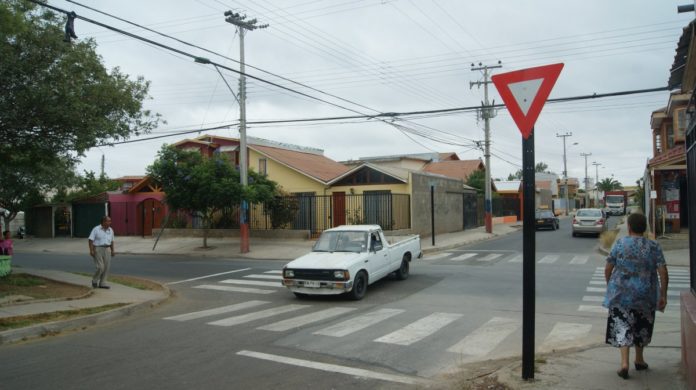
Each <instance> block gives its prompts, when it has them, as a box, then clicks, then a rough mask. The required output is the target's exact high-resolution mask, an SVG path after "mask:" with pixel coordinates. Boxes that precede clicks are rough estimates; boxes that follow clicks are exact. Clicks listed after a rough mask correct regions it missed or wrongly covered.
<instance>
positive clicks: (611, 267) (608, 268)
mask: <svg viewBox="0 0 696 390" xmlns="http://www.w3.org/2000/svg"><path fill="white" fill-rule="evenodd" d="M612 271H614V264H611V263H607V265H605V266H604V280H606V282H607V284H609V278H610V277H611V272H612Z"/></svg>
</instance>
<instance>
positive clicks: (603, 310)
mask: <svg viewBox="0 0 696 390" xmlns="http://www.w3.org/2000/svg"><path fill="white" fill-rule="evenodd" d="M578 311H586V312H590V313H602V314H607V313H608V312H609V311H608V309H607V308H606V307H603V306H595V305H580V307H578Z"/></svg>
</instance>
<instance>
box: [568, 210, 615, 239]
mask: <svg viewBox="0 0 696 390" xmlns="http://www.w3.org/2000/svg"><path fill="white" fill-rule="evenodd" d="M606 230H607V218H606V215H605V213H604V211H603V210H601V209H579V210H578V211H577V212H576V213H575V217H573V237H575V236H577V235H578V234H596V235H597V236H599V235H600V234H602V232H603V231H606Z"/></svg>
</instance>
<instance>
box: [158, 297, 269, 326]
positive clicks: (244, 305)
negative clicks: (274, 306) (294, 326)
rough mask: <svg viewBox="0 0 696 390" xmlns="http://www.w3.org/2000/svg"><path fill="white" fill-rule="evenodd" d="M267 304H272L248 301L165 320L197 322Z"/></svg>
mask: <svg viewBox="0 0 696 390" xmlns="http://www.w3.org/2000/svg"><path fill="white" fill-rule="evenodd" d="M267 303H270V302H266V301H247V302H242V303H237V304H234V305H229V306H222V307H216V308H213V309H208V310H201V311H195V312H193V313H187V314H181V315H178V316H172V317H165V318H164V319H165V320H172V321H189V320H195V319H198V318H203V317H209V316H214V315H218V314H226V313H231V312H233V311H239V310H244V309H249V308H251V307H256V306H260V305H265V304H267Z"/></svg>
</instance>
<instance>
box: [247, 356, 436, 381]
mask: <svg viewBox="0 0 696 390" xmlns="http://www.w3.org/2000/svg"><path fill="white" fill-rule="evenodd" d="M237 355H241V356H247V357H252V358H256V359H262V360H268V361H271V362H276V363H282V364H289V365H292V366H298V367H305V368H312V369H315V370H321V371H328V372H336V373H339V374H346V375H351V376H357V377H361V378H366V379H378V380H382V381H387V382H396V383H404V384H407V385H425V384H428V383H429V381H427V380H425V379H421V378H414V377H409V376H405V375H392V374H384V373H381V372H376V371H369V370H364V369H362V368H353V367H346V366H339V365H337V364H328V363H320V362H313V361H311V360H304V359H295V358H291V357H285V356H280V355H271V354H267V353H262V352H254V351H239V352H237Z"/></svg>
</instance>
